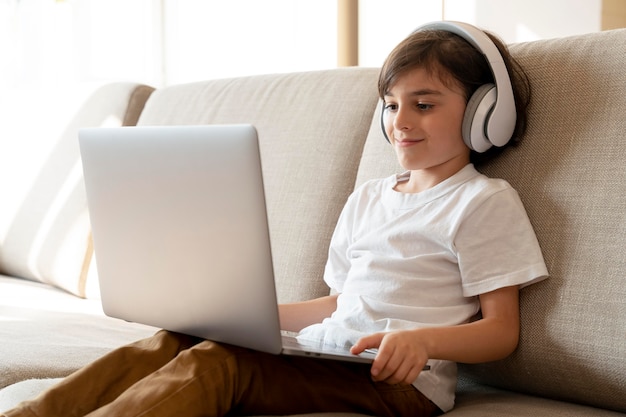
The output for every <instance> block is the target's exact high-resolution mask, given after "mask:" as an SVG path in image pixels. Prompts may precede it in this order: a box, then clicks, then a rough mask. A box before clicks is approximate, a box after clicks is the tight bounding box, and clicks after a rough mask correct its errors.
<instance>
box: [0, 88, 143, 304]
mask: <svg viewBox="0 0 626 417" xmlns="http://www.w3.org/2000/svg"><path fill="white" fill-rule="evenodd" d="M137 88H138V86H137V85H136V84H130V83H115V84H110V85H106V86H103V87H101V88H100V89H98V90H97V91H95V92H94V93H93V95H92V96H91V97H90V98H89V99H88V100H87V102H86V103H84V105H83V106H82V107H81V110H80V111H79V112H78V113H77V114H76V116H75V117H74V119H73V120H72V121H71V122H70V124H69V125H68V126H67V128H66V130H65V132H64V133H63V134H62V135H61V137H59V138H43V139H42V138H15V139H14V140H22V141H24V140H30V141H31V142H32V146H33V147H37V146H42V143H41V142H40V141H41V140H45V141H46V143H45V144H44V145H45V146H48V141H50V140H55V145H54V147H53V149H52V152H51V153H50V156H49V157H48V159H47V160H46V161H45V162H44V163H43V165H40V162H39V161H38V160H36V159H33V161H24V162H23V164H24V165H23V166H22V167H21V168H22V169H24V170H28V171H30V172H37V173H38V174H37V176H36V178H35V180H34V182H32V183H31V184H30V189H28V191H27V192H24V190H19V192H20V193H22V194H20V195H19V196H17V195H7V192H6V191H5V190H2V191H3V195H2V204H3V205H4V207H3V212H4V213H11V212H14V213H15V215H14V216H2V217H1V218H0V271H1V272H2V273H5V274H7V275H13V276H16V277H21V278H26V279H31V280H36V281H41V282H46V283H49V284H52V285H55V286H57V287H59V288H63V289H64V290H66V291H69V292H71V293H72V294H75V295H79V296H85V287H86V282H85V280H86V277H87V270H88V262H85V260H86V258H87V260H88V259H89V258H90V255H91V253H90V246H89V239H90V236H89V233H90V226H89V218H88V214H87V206H86V201H85V193H84V187H83V183H82V168H81V165H80V155H79V150H78V138H77V131H78V129H79V128H81V127H87V126H102V125H107V126H110V125H118V126H119V125H121V124H122V123H123V120H124V118H125V117H126V118H127V123H129V122H131V121H133V120H136V119H137V117H138V114H139V113H140V112H141V109H142V108H143V103H144V102H145V99H146V98H147V96H148V94H149V92H150V91H151V88H150V87H145V86H142V87H140V89H139V90H137ZM131 99H132V100H131ZM130 101H132V102H131V103H130V105H129V102H130ZM10 145H11V143H10V141H3V143H2V145H0V146H7V147H10ZM4 152H10V148H9V149H5V150H4ZM0 173H1V174H2V175H3V177H5V178H8V177H9V176H10V175H15V173H8V172H7V173H5V172H2V171H0ZM25 185H26V184H25ZM22 196H23V197H22ZM7 206H10V207H14V208H15V209H14V210H11V209H10V207H7Z"/></svg>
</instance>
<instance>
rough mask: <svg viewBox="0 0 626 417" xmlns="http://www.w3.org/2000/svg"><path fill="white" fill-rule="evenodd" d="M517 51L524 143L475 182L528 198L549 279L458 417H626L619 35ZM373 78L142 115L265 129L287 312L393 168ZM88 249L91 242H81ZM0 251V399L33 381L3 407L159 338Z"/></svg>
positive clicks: (326, 79)
mask: <svg viewBox="0 0 626 417" xmlns="http://www.w3.org/2000/svg"><path fill="white" fill-rule="evenodd" d="M511 49H512V52H513V54H514V55H515V57H516V58H518V59H519V61H520V63H521V64H522V66H523V67H524V68H525V69H526V71H527V72H528V75H529V77H530V81H531V83H532V87H533V100H532V104H531V106H530V117H529V126H528V131H527V133H526V135H525V137H524V140H523V142H522V143H521V144H520V145H519V146H517V147H515V148H512V149H509V150H507V151H506V152H505V153H504V154H503V155H502V156H501V157H500V158H499V159H497V160H496V161H494V162H493V163H490V164H489V165H487V166H485V167H482V168H481V169H482V170H484V171H485V172H486V173H488V174H489V175H492V176H497V177H502V178H505V179H507V180H508V181H510V182H511V183H512V185H513V186H514V187H515V188H517V190H518V191H519V193H520V196H521V198H522V200H523V202H524V204H525V205H526V208H527V211H528V214H529V216H530V218H531V221H532V223H533V225H534V227H535V229H536V232H537V236H538V238H539V242H540V244H541V247H542V250H543V252H544V256H545V259H546V263H547V265H548V269H549V271H550V275H551V277H550V279H548V280H547V281H544V282H542V283H540V284H537V285H533V286H531V287H529V288H527V289H524V290H523V291H522V292H521V306H522V330H521V341H520V345H519V348H518V349H517V351H516V352H515V353H514V354H513V355H512V356H511V357H509V358H508V359H506V360H503V361H500V362H496V363H490V364H484V365H461V366H460V381H459V388H458V396H457V405H456V408H455V409H454V410H453V411H451V412H450V413H449V414H450V415H451V416H481V417H484V416H503V415H507V416H531V415H532V416H538V415H540V416H568V417H569V416H585V417H586V416H611V415H624V413H626V285H625V283H626V281H625V278H624V277H625V276H626V251H625V250H624V245H625V244H626V134H625V132H626V116H625V109H626V71H624V66H625V65H626V30H617V31H611V32H604V33H595V34H589V35H584V36H577V37H571V38H563V39H554V40H544V41H538V42H532V43H525V44H517V45H513V46H512V47H511ZM377 73H378V71H377V69H364V68H351V69H338V70H330V71H321V72H312V73H293V74H283V75H266V76H255V77H246V78H238V79H228V80H216V81H206V82H199V83H193V84H188V85H178V86H172V87H167V88H163V89H159V90H156V91H155V92H154V93H152V95H151V96H150V98H149V99H148V100H147V102H146V105H145V108H144V109H143V111H142V112H141V116H140V118H139V120H138V124H140V125H165V124H207V123H238V122H246V123H253V124H254V125H255V126H256V127H257V129H258V132H259V135H260V142H261V154H262V158H263V169H264V177H265V180H266V187H267V201H268V211H269V213H268V216H269V221H270V227H271V231H272V238H273V242H272V244H273V251H274V257H275V267H276V281H277V286H278V296H279V299H280V301H282V302H286V301H293V300H302V299H307V298H312V297H317V296H321V295H324V294H327V293H328V289H327V288H326V287H325V285H324V284H323V283H322V281H321V274H322V269H323V266H324V262H325V257H326V251H327V246H328V241H329V238H330V235H331V233H332V230H333V226H334V223H335V221H336V219H337V216H338V214H339V211H340V210H341V207H342V205H343V203H344V201H345V200H346V198H347V196H348V195H349V194H350V192H351V191H352V190H353V189H354V187H355V185H357V184H360V183H362V182H363V181H365V180H367V179H369V178H373V177H381V176H387V175H389V174H391V173H393V172H397V171H398V170H400V168H399V167H398V166H397V163H396V161H395V157H394V154H393V151H392V149H391V148H390V147H389V145H387V144H386V142H385V140H384V139H383V137H382V134H381V132H380V128H379V123H378V117H379V113H378V111H379V106H378V98H377V94H376V78H377ZM121 96H122V98H123V100H122V101H124V100H126V99H127V98H128V95H127V94H126V95H124V94H122V95H121ZM82 203H83V201H82V200H81V204H82ZM81 209H83V210H84V206H81ZM81 236H82V237H83V241H84V242H88V231H83V233H82V235H81ZM0 245H3V246H0V254H1V256H0V268H2V270H3V273H4V274H6V276H3V277H2V278H0V303H1V304H0V340H1V342H2V343H1V345H0V364H1V365H0V387H5V386H8V385H10V384H15V383H16V382H18V381H19V380H27V381H25V382H21V383H18V384H15V385H11V386H8V387H7V388H5V389H4V390H2V391H0V399H1V398H2V397H3V396H4V399H5V403H4V404H6V405H8V404H10V402H11V401H13V402H14V401H17V400H18V399H19V398H24V397H28V396H29V395H33V393H34V392H36V391H37V390H39V389H41V387H42V385H48V384H49V381H46V380H43V381H42V378H50V377H62V376H64V375H66V374H67V373H68V372H70V371H71V370H72V369H75V368H76V367H78V366H80V365H81V364H83V363H86V362H88V361H90V360H92V359H93V358H94V357H95V356H97V355H100V354H101V353H103V352H105V351H107V350H108V349H111V348H113V347H114V346H116V345H118V344H121V343H123V342H125V341H127V340H132V339H134V338H137V337H141V336H143V335H146V334H149V333H150V332H151V331H153V329H150V328H146V327H144V326H139V325H133V324H129V323H122V322H120V321H117V320H114V319H109V318H105V317H102V315H101V313H99V312H98V311H97V310H98V306H97V299H87V300H83V299H79V298H78V297H76V296H74V295H70V294H69V293H68V292H66V291H63V290H60V289H58V288H57V287H58V286H59V284H58V283H57V281H55V280H52V281H51V280H47V279H46V278H45V277H43V278H41V277H39V278H37V279H39V280H43V281H48V282H52V283H53V284H54V285H56V286H57V287H53V286H50V285H47V284H42V283H36V282H33V281H28V280H24V279H20V278H19V277H24V276H26V275H20V272H21V271H19V270H17V269H16V270H15V271H16V272H13V270H12V269H5V265H6V264H5V262H8V261H9V260H8V259H7V258H8V257H12V256H15V255H16V253H14V252H11V251H9V252H5V253H3V252H4V251H6V250H7V249H6V248H5V246H4V245H5V243H0ZM78 252H80V251H77V253H76V256H75V258H72V259H66V261H67V262H69V263H72V262H74V263H78V264H77V265H80V268H78V270H85V269H86V268H87V266H86V265H85V257H84V253H89V249H88V247H87V244H85V245H84V246H83V247H82V252H83V254H82V255H81V256H79V255H80V253H78ZM48 261H50V260H48ZM9 263H10V262H9ZM91 263H92V264H93V262H91ZM92 270H93V268H92ZM9 275H12V276H9ZM79 275H80V274H79ZM27 277H28V278H31V279H33V276H31V275H28V276H27ZM66 288H67V285H66ZM52 310H54V311H52ZM268 383H271V382H269V381H268ZM1 406H2V403H1V402H0V407H1ZM329 415H332V414H329Z"/></svg>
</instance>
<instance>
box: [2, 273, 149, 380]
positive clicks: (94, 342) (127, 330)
mask: <svg viewBox="0 0 626 417" xmlns="http://www.w3.org/2000/svg"><path fill="white" fill-rule="evenodd" d="M155 331H156V329H154V328H152V327H149V326H143V325H139V324H135V323H127V322H124V321H122V320H117V319H113V318H110V317H106V316H104V314H103V313H102V309H101V307H100V301H99V300H97V299H81V298H78V297H76V296H73V295H71V294H69V293H67V292H65V291H61V290H59V289H58V288H55V287H53V286H50V285H47V284H43V283H39V282H32V281H26V280H22V279H16V278H11V277H7V276H2V275H0V340H2V341H4V343H2V344H1V345H0V358H2V359H1V361H2V366H0V388H3V387H6V386H7V385H10V384H13V383H16V382H18V381H22V380H25V379H29V378H54V377H63V376H67V375H69V374H70V373H71V372H73V371H75V370H76V369H78V368H80V367H82V366H83V365H85V364H87V363H89V362H91V361H93V360H95V359H97V358H98V357H100V356H102V355H103V354H105V353H107V352H108V351H110V350H112V349H113V348H115V347H118V346H121V345H124V344H127V343H130V342H133V341H135V340H137V339H140V338H144V337H148V336H150V335H152V334H153V333H154V332H155Z"/></svg>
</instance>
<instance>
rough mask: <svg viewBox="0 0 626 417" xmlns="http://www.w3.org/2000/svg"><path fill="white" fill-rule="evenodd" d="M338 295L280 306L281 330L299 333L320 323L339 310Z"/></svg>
mask: <svg viewBox="0 0 626 417" xmlns="http://www.w3.org/2000/svg"><path fill="white" fill-rule="evenodd" d="M337 297H338V295H337V294H335V295H329V296H326V297H320V298H315V299H313V300H308V301H301V302H297V303H289V304H280V305H279V306H278V315H279V316H280V328H281V329H282V330H288V331H291V332H298V331H300V330H302V329H303V328H305V327H306V326H308V325H311V324H314V323H320V322H321V321H322V320H323V319H325V318H326V317H330V315H331V314H332V313H333V312H334V311H335V310H336V309H337Z"/></svg>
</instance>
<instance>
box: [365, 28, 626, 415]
mask: <svg viewBox="0 0 626 417" xmlns="http://www.w3.org/2000/svg"><path fill="white" fill-rule="evenodd" d="M511 52H512V53H513V55H514V56H515V57H516V58H517V59H518V60H519V62H520V64H521V65H522V67H523V68H524V69H525V70H526V71H527V73H528V76H529V78H530V82H531V87H532V103H531V106H530V109H529V120H528V122H529V125H528V130H527V132H526V134H525V135H524V137H523V140H522V142H521V143H520V144H519V146H517V147H515V148H509V149H508V150H507V151H505V152H504V154H503V155H501V156H499V157H498V158H497V159H495V160H493V161H492V162H490V163H489V164H488V165H486V166H483V167H480V170H481V171H483V172H485V173H486V174H487V175H489V176H493V177H500V178H504V179H506V180H508V181H509V182H510V183H511V184H512V185H513V187H514V188H516V189H517V190H518V192H519V194H520V196H521V199H522V201H523V202H524V205H525V207H526V210H527V212H528V214H529V216H530V219H531V222H532V224H533V226H534V228H535V230H536V233H537V237H538V239H539V242H540V245H541V248H542V251H543V254H544V257H545V260H546V264H547V266H548V270H549V272H550V278H549V279H548V280H546V281H543V282H541V283H539V284H536V285H532V286H530V287H528V288H526V289H524V290H522V292H521V309H522V331H521V341H520V344H519V347H518V349H517V351H516V352H515V353H514V354H513V355H512V356H511V357H509V358H508V359H506V360H504V361H500V362H495V363H490V364H485V365H471V366H467V365H466V366H463V367H462V368H461V371H462V374H463V376H464V378H470V379H473V380H474V381H479V382H482V383H484V384H487V385H492V386H496V387H500V388H505V389H507V388H508V389H512V390H515V391H521V392H528V393H532V394H537V395H542V396H548V397H553V398H558V399H564V400H568V401H573V402H580V403H585V404H590V405H595V406H598V407H603V408H612V409H616V410H620V411H626V401H624V398H626V361H625V360H624V358H625V357H626V279H625V276H626V250H624V248H625V247H626V133H625V132H626V115H625V111H626V110H625V109H626V71H624V65H625V64H626V30H616V31H611V32H603V33H594V34H589V35H584V36H576V37H570V38H564V39H554V40H544V41H538V42H531V43H525V44H518V45H512V46H511ZM377 117H378V116H375V119H374V121H373V123H372V129H371V131H370V132H369V135H368V140H367V142H366V144H365V147H364V152H363V159H362V162H361V164H360V170H359V175H358V177H357V182H358V183H361V182H363V181H365V180H366V179H369V178H373V177H380V176H384V175H389V173H390V172H394V170H396V169H399V168H398V166H397V162H396V160H395V157H394V155H393V151H392V150H391V149H390V147H389V146H388V145H387V144H386V142H385V140H384V139H383V136H382V133H381V132H380V127H379V124H378V119H377Z"/></svg>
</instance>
